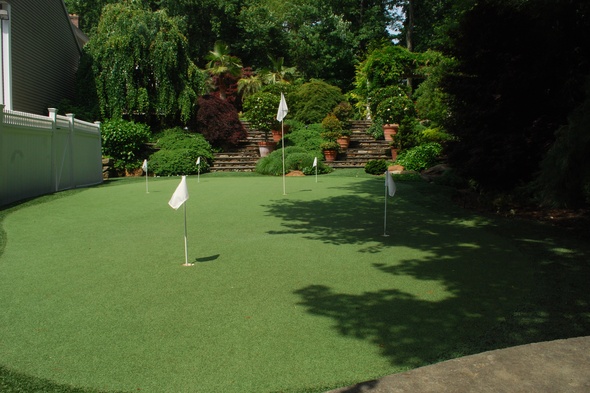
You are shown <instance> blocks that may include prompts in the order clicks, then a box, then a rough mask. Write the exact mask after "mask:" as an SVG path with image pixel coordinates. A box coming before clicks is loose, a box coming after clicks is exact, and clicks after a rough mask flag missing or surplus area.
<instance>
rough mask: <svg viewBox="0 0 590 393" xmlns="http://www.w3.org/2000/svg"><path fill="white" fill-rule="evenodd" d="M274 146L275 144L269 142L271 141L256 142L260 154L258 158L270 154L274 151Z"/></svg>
mask: <svg viewBox="0 0 590 393" xmlns="http://www.w3.org/2000/svg"><path fill="white" fill-rule="evenodd" d="M276 145H277V143H276V142H271V141H263V142H258V150H259V152H260V157H266V156H268V155H269V154H270V153H272V152H273V151H274V150H275V146H276Z"/></svg>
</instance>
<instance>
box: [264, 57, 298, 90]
mask: <svg viewBox="0 0 590 393" xmlns="http://www.w3.org/2000/svg"><path fill="white" fill-rule="evenodd" d="M268 58H269V60H270V61H271V63H272V68H271V69H270V70H264V71H263V72H262V78H263V80H264V83H265V84H267V85H274V84H275V83H289V82H291V81H292V80H293V79H294V78H295V76H296V74H297V68H296V67H285V58H284V57H277V58H276V59H275V58H273V57H272V56H268Z"/></svg>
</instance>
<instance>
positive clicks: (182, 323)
mask: <svg viewBox="0 0 590 393" xmlns="http://www.w3.org/2000/svg"><path fill="white" fill-rule="evenodd" d="M179 181H180V179H179V178H157V179H150V182H149V193H146V191H145V182H144V181H143V180H142V179H134V180H130V181H129V180H123V181H111V182H109V183H108V184H105V185H103V186H99V187H94V188H90V189H85V190H75V191H71V192H66V193H62V194H59V195H57V196H49V197H43V198H39V199H38V200H37V201H35V202H34V203H25V204H23V205H21V206H16V207H13V208H10V209H6V210H5V211H4V212H2V215H3V217H4V219H3V220H2V222H1V225H2V229H3V231H4V235H3V237H0V239H2V238H3V239H4V241H3V246H4V249H3V253H2V254H1V255H0V281H1V284H2V285H0V309H2V313H0V365H2V366H4V367H5V368H6V369H7V370H9V371H10V372H11V373H17V374H18V375H21V376H22V375H24V376H26V378H33V379H38V380H40V381H52V382H47V383H56V384H65V385H71V386H76V387H89V388H92V389H97V390H102V391H138V390H141V391H147V392H276V391H281V392H304V391H305V392H321V391H323V390H327V389H329V388H334V387H338V386H344V385H347V384H350V383H353V382H359V381H363V380H368V379H373V378H376V377H379V376H382V375H385V374H389V373H393V372H399V371H402V370H406V369H409V368H413V367H417V366H421V365H424V364H428V363H431V362H435V361H438V360H443V359H448V358H451V357H454V356H459V355H464V354H470V353H475V352H478V351H481V350H486V349H492V348H498V347H501V346H506V345H513V344H521V343H524V342H530V341H538V340H539V339H549V338H554V337H555V338H557V337H567V336H574V335H580V334H584V332H586V333H587V332H588V331H590V329H589V328H588V327H589V326H590V322H589V321H590V315H588V314H587V313H586V314H584V312H583V309H584V302H587V301H588V297H589V296H588V294H587V293H585V292H587V291H585V290H582V289H581V288H582V286H583V285H582V284H583V282H584V281H583V280H584V277H586V278H587V277H588V268H587V267H584V268H580V267H579V266H577V265H576V264H575V261H578V260H580V259H583V258H584V257H585V256H587V255H588V254H587V252H588V249H587V247H586V248H584V245H583V242H581V241H576V240H575V239H572V238H571V237H568V236H563V237H559V234H558V233H555V231H553V230H552V229H551V228H546V227H539V226H537V225H532V224H528V223H521V222H517V223H516V224H514V223H513V222H510V223H509V222H505V221H503V220H492V219H488V218H483V217H479V216H475V215H470V214H467V213H466V212H464V211H462V210H460V209H459V208H456V207H454V206H453V205H452V204H451V203H450V202H449V193H448V191H447V190H445V189H444V188H441V187H437V186H433V185H429V184H426V183H420V182H398V192H397V195H396V196H395V197H394V199H393V200H390V202H389V205H388V217H387V226H388V233H389V235H390V236H389V237H384V236H382V235H383V218H384V217H383V213H384V199H383V198H384V188H383V178H375V177H371V176H367V175H364V174H363V173H361V172H354V171H352V172H351V171H349V172H346V171H341V172H340V171H337V172H336V173H334V174H332V175H327V176H321V177H319V181H318V182H317V183H316V182H315V178H314V177H313V176H309V177H301V178H287V182H286V184H287V195H283V192H282V182H281V179H280V178H275V177H262V176H239V175H234V176H227V175H226V176H212V175H204V176H201V177H200V181H199V182H197V178H196V177H189V179H188V187H189V194H190V199H189V200H188V202H187V205H186V206H187V224H188V249H189V261H190V262H194V263H195V266H193V267H183V266H182V263H184V240H183V233H184V213H183V208H180V209H179V210H178V211H175V210H173V209H171V208H170V207H169V206H168V205H167V202H168V200H169V198H170V196H171V195H172V193H173V192H174V190H175V188H176V186H177V185H178V183H179ZM1 246H2V245H0V251H1V250H2V248H1ZM549 263H561V264H563V265H568V264H569V265H570V268H571V269H569V270H566V273H567V274H566V273H564V272H563V271H562V272H561V275H562V277H561V278H562V284H563V282H567V288H568V290H569V293H568V294H567V295H562V297H563V298H561V299H558V301H557V302H555V301H553V302H551V301H550V302H549V305H544V306H542V305H540V300H545V301H546V300H547V299H546V298H549V297H550V296H548V295H547V291H551V290H552V289H554V287H555V284H554V283H553V281H552V280H551V277H550V273H551V269H549V272H548V271H547V269H546V267H547V266H549V265H548V264H549ZM574 265H576V266H577V267H576V269H577V270H576V271H574V270H572V269H574ZM551 266H553V265H551ZM551 266H550V267H551ZM580 269H581V270H580ZM562 284H559V285H562ZM574 300H575V302H573V301H574ZM576 302H577V303H576ZM562 303H567V307H568V308H567V309H564V308H563V306H564V305H565V304H562ZM585 304H586V305H587V304H590V303H585ZM558 309H559V310H558ZM564 313H565V314H567V315H570V316H571V315H574V317H571V318H570V321H566V322H564V321H563V317H564ZM2 375H3V374H2V373H0V386H2V384H1V381H2V379H1V376H2ZM4 375H5V374H4ZM11 378H12V377H11ZM15 378H16V379H18V378H21V377H18V376H17V377H15ZM23 378H24V377H23ZM6 386H8V385H6ZM15 391H17V390H15ZM23 391H24V390H23ZM56 391H57V390H56ZM59 391H61V390H59ZM72 391H73V390H72Z"/></svg>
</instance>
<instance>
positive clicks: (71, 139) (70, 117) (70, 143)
mask: <svg viewBox="0 0 590 393" xmlns="http://www.w3.org/2000/svg"><path fill="white" fill-rule="evenodd" d="M66 116H67V117H68V121H69V122H70V135H69V138H68V147H69V149H70V186H71V187H72V188H75V187H76V185H75V182H74V181H75V178H74V164H75V160H74V116H75V115H74V114H73V113H66Z"/></svg>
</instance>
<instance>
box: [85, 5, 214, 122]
mask: <svg viewBox="0 0 590 393" xmlns="http://www.w3.org/2000/svg"><path fill="white" fill-rule="evenodd" d="M133 4H134V3H127V2H126V3H123V4H111V5H107V6H106V7H105V8H104V10H103V12H102V16H101V19H100V23H99V25H98V27H97V30H96V33H95V35H94V37H93V39H92V40H91V41H90V42H89V43H88V45H87V46H86V47H85V50H86V52H87V53H88V54H89V56H90V58H91V59H92V62H91V63H92V69H93V72H94V81H95V85H96V92H97V96H98V102H99V106H100V111H101V113H102V116H103V117H104V118H111V117H121V116H122V115H124V114H125V115H128V116H135V117H139V116H141V117H143V118H146V119H147V121H149V120H150V118H152V117H155V118H158V119H160V120H161V121H164V120H167V121H168V122H173V121H178V120H180V121H183V122H187V121H188V120H189V119H190V117H191V116H192V115H193V113H194V104H195V102H196V99H197V97H198V96H199V95H200V94H202V92H203V88H204V77H203V74H202V72H201V71H200V70H199V69H198V68H197V67H196V65H195V64H194V63H193V62H192V61H191V60H190V57H189V50H188V43H187V41H186V38H185V36H184V33H183V30H184V24H183V21H182V19H180V18H175V17H171V16H169V15H168V13H167V12H166V11H165V10H162V11H158V12H151V11H149V10H146V9H143V8H141V7H139V6H135V5H133Z"/></svg>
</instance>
